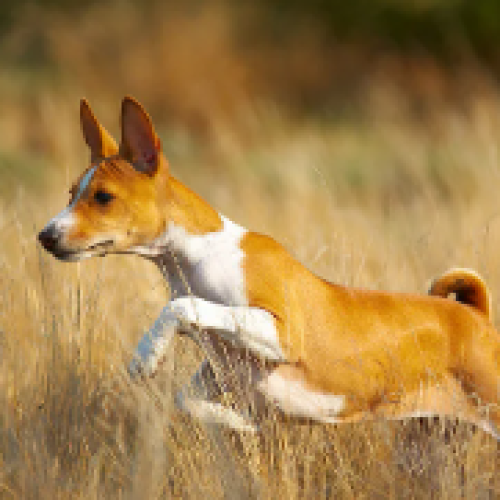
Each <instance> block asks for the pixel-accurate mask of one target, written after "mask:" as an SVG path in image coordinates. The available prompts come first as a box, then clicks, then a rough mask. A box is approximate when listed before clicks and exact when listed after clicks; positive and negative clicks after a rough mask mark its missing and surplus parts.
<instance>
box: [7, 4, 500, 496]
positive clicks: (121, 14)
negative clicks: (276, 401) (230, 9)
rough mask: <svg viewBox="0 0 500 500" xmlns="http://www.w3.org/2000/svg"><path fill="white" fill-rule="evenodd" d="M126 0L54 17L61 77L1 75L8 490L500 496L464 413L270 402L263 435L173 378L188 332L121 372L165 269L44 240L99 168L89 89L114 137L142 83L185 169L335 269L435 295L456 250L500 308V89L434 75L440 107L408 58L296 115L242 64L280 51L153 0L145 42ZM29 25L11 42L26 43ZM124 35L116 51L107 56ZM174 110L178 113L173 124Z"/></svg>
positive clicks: (374, 283)
mask: <svg viewBox="0 0 500 500" xmlns="http://www.w3.org/2000/svg"><path fill="white" fill-rule="evenodd" d="M110 9H111V10H106V8H104V7H103V8H100V7H96V9H95V10H92V11H90V12H89V13H87V14H86V15H85V16H84V17H82V18H79V19H78V20H77V21H78V22H76V21H75V22H74V23H73V22H71V21H70V22H68V21H67V20H60V19H56V18H53V17H51V18H48V19H46V20H45V22H40V23H37V26H42V27H44V26H45V27H46V28H43V29H42V28H40V29H42V33H41V34H40V36H41V39H42V40H45V41H46V43H47V45H46V47H48V48H47V50H48V53H49V54H50V63H51V64H52V65H53V66H52V67H53V71H54V73H55V75H56V76H54V74H52V76H50V75H47V74H46V73H45V72H44V71H45V70H44V71H32V70H30V71H26V70H25V69H23V68H20V67H19V66H13V67H9V71H8V72H4V73H3V74H2V75H0V90H1V92H0V105H1V108H2V113H1V115H0V160H1V161H0V194H1V196H2V198H1V200H2V201H1V202H0V233H1V234H2V240H1V241H2V251H1V253H0V404H1V405H2V408H3V412H2V413H1V414H0V491H1V492H2V493H1V494H0V496H2V497H4V496H5V497H6V498H11V497H13V498H85V499H92V498H157V497H161V498H172V497H175V498H269V499H275V498H286V499H288V498H387V497H390V498H403V497H404V498H429V497H432V498H450V499H455V498H461V497H465V498H480V499H483V498H484V499H489V498H495V497H497V496H498V495H499V493H500V484H499V478H498V477H499V474H498V467H499V458H498V445H497V443H495V442H494V441H493V440H492V439H491V438H490V437H489V436H486V435H484V434H483V433H482V432H476V431H475V430H474V429H472V428H471V427H470V426H467V425H464V424H457V423H456V422H452V421H444V420H441V421H430V422H419V421H408V422H403V423H394V422H384V421H380V422H375V423H373V422H372V423H368V422H367V423H362V424H358V425H345V426H323V425H316V424H307V423H300V422H295V421H291V420H290V421H289V420H285V419H283V417H281V416H279V415H276V414H274V413H272V412H270V414H269V416H268V418H267V420H266V421H265V423H264V425H263V431H262V435H261V436H260V437H249V436H245V435H238V434H236V433H233V432H230V431H227V430H224V429H215V430H214V429H207V428H204V427H203V426H201V425H199V424H198V423H196V422H193V421H191V420H189V419H187V418H183V417H182V416H180V415H179V414H177V413H176V412H175V411H174V410H173V408H172V405H171V395H172V393H173V391H174V390H175V388H176V387H177V386H178V385H179V384H181V383H182V382H183V381H184V380H186V379H187V378H188V377H189V375H190V374H191V373H192V371H193V370H194V369H195V367H196V362H197V360H199V359H200V353H199V352H198V351H197V350H196V349H195V348H194V347H193V346H192V345H191V344H190V343H189V342H188V341H185V340H176V344H175V348H174V351H175V352H174V353H173V355H172V359H171V362H170V363H167V366H169V367H170V368H171V367H173V370H171V369H169V368H166V369H165V370H164V371H163V372H162V373H161V374H160V375H159V376H158V377H157V378H156V379H155V380H154V381H152V382H151V383H148V384H146V385H141V386H133V385H130V383H129V381H128V379H127V377H126V375H125V373H124V367H125V366H126V365H127V363H128V360H129V359H130V355H131V352H132V350H133V349H134V347H135V344H136V343H137V341H138V339H139V337H140V336H141V335H142V333H143V332H144V331H145V330H146V329H147V328H148V326H149V325H150V324H151V323H152V321H153V320H154V318H155V316H156V315H157V314H158V313H159V311H160V309H161V307H162V306H163V305H164V304H165V302H166V300H167V292H168V290H167V288H166V285H165V284H164V283H163V282H162V280H161V277H160V276H159V273H158V272H157V271H156V269H154V268H153V267H152V266H151V265H150V264H148V263H147V262H143V261H141V260H140V259H139V258H138V257H131V256H129V257H121V256H120V257H107V258H105V259H98V260H95V261H86V262H82V263H81V264H63V263H59V262H56V261H54V259H52V258H51V257H50V256H48V255H46V254H45V253H43V252H41V251H40V248H39V247H38V245H37V243H36V240H35V235H36V232H37V230H39V229H40V228H41V227H42V226H43V225H44V223H45V222H46V221H47V220H48V218H49V217H51V216H52V215H53V214H55V213H56V212H57V211H58V210H59V209H60V208H61V207H62V206H63V205H64V204H65V203H66V201H67V188H68V187H69V185H70V181H71V180H72V179H73V178H74V177H75V176H76V175H77V174H78V173H79V172H80V171H81V169H82V168H84V166H85V161H86V160H85V159H86V158H87V152H86V151H85V149H84V147H83V141H82V140H81V137H80V132H79V130H78V123H77V116H78V108H77V103H78V99H79V97H80V96H81V95H82V94H86V95H87V96H88V97H90V98H91V100H92V97H94V99H93V102H95V105H96V112H97V114H98V116H100V117H102V118H103V120H104V122H105V124H106V125H107V126H108V128H109V130H110V131H111V132H115V133H116V132H117V122H118V118H117V109H118V102H119V101H118V98H119V97H121V95H122V94H123V93H125V92H133V93H135V94H136V95H137V97H138V98H139V99H141V100H143V101H145V102H146V103H148V104H149V107H150V109H151V111H152V114H153V117H154V118H156V119H157V120H156V121H157V122H158V123H159V124H160V131H161V133H162V136H163V138H164V145H165V149H166V151H167V154H168V156H169V158H170V159H171V163H172V165H173V170H174V173H175V174H176V175H177V176H178V177H180V178H181V179H182V180H183V181H185V182H186V183H187V184H189V185H190V186H191V187H192V188H193V189H195V190H196V191H197V192H199V193H200V194H201V195H202V196H204V197H205V198H206V199H207V200H208V201H209V202H210V203H211V204H212V205H214V206H216V207H217V208H218V209H219V210H220V211H221V212H222V213H224V214H226V215H227V216H229V217H230V218H232V219H233V220H235V221H238V222H239V223H241V224H243V225H245V226H247V227H249V228H252V229H255V230H259V231H262V232H265V233H268V234H271V235H273V236H275V237H276V238H277V239H278V240H280V241H281V242H283V243H284V244H285V245H286V246H287V247H288V248H289V249H291V250H293V252H294V253H295V254H296V256H297V257H298V258H299V259H300V260H301V261H302V262H304V263H305V264H306V265H308V266H309V267H310V268H312V269H314V270H315V271H316V272H318V273H319V274H321V275H322V276H325V277H327V278H329V279H331V280H333V281H336V282H338V283H343V284H348V285H355V286H364V287H369V288H379V289H389V290H395V291H398V290H399V291H422V292H424V291H425V289H426V285H427V282H428V280H429V279H430V278H432V277H433V276H435V275H436V274H438V273H440V272H441V271H443V270H445V269H446V268H448V267H449V266H452V265H460V266H469V267H473V268H475V269H477V270H478V271H479V272H480V273H481V274H482V275H483V276H485V278H486V280H487V282H488V283H489V284H490V286H491V289H492V292H493V297H494V305H495V308H496V312H497V314H496V317H499V316H500V315H499V314H498V312H499V311H498V306H497V304H498V300H497V298H498V297H499V296H500V257H499V256H498V249H499V248H500V220H499V217H498V215H499V213H500V212H499V211H500V202H499V200H498V195H497V193H498V186H499V185H500V182H499V180H500V175H499V170H498V147H499V144H500V140H499V137H500V136H499V134H498V132H497V131H498V130H499V129H500V99H499V97H498V96H497V95H496V91H495V87H494V86H493V85H492V84H490V83H489V82H488V79H487V78H484V77H483V76H481V77H478V76H474V77H470V79H469V80H467V79H466V81H467V82H469V84H470V86H469V87H467V86H466V85H465V83H464V81H462V85H465V87H466V88H468V89H473V90H474V91H473V92H470V93H469V94H467V96H466V97H464V99H463V100H462V102H461V104H460V106H459V107H458V106H456V103H455V104H454V103H453V102H450V101H449V100H447V99H445V98H444V94H446V92H444V91H442V89H441V88H440V87H439V85H437V87H436V82H435V79H434V77H433V75H434V73H433V72H432V71H431V72H430V73H429V72H427V73H426V74H427V75H429V74H430V75H431V76H430V77H429V78H428V79H427V80H425V78H424V80H425V81H424V83H423V84H422V85H421V87H422V88H426V89H429V88H430V89H431V90H428V91H426V93H424V95H423V97H422V95H421V96H420V98H419V99H421V101H422V102H424V103H425V104H426V106H427V107H428V109H430V110H431V111H430V112H426V113H425V120H423V119H422V117H419V118H418V117H417V118H416V117H415V113H414V110H412V105H413V104H414V101H412V100H411V99H410V98H409V96H408V94H407V93H406V92H405V90H404V85H401V84H398V78H400V77H401V75H400V74H399V73H398V68H396V69H394V68H393V69H394V71H393V72H392V73H391V74H392V75H395V78H394V79H391V78H388V77H387V76H386V73H384V72H383V71H381V73H380V75H378V76H377V74H375V75H373V79H372V80H371V81H372V84H371V85H367V86H366V87H365V88H364V90H362V91H361V97H360V98H359V100H358V101H356V102H357V107H358V109H360V110H362V111H361V112H360V113H359V114H355V115H351V114H349V113H348V114H347V115H345V114H342V115H341V116H340V115H339V116H334V117H333V118H332V119H330V120H323V121H319V120H312V119H311V120H305V119H303V120H298V119H290V118H289V117H288V116H287V114H285V113H284V112H283V111H281V110H279V109H277V108H275V107H273V106H271V105H269V104H263V103H262V101H260V100H259V99H256V98H255V96H256V95H257V91H256V90H255V89H259V88H260V84H259V82H257V83H256V82H255V81H254V80H253V79H249V78H247V77H246V76H244V75H248V72H251V70H254V71H255V70H256V68H261V69H262V68H264V67H267V65H269V64H270V62H269V61H273V60H276V58H278V59H279V57H278V55H276V54H274V55H273V54H271V55H270V56H269V55H268V56H266V57H268V59H266V61H268V62H267V63H265V62H263V59H262V58H261V57H259V58H257V59H258V60H257V61H256V60H255V58H253V57H250V58H249V59H246V60H244V61H243V62H242V60H241V57H240V56H241V53H240V52H237V51H236V48H235V47H236V46H235V45H234V43H233V41H232V35H231V34H230V33H231V32H230V29H229V28H230V26H231V25H230V24H228V21H227V19H226V18H225V17H224V16H222V15H221V14H220V11H217V10H213V11H212V10H211V11H206V12H205V11H204V13H203V15H199V16H194V17H193V16H191V17H190V16H187V15H186V14H185V13H184V14H183V13H182V12H181V13H177V14H176V16H177V17H175V16H174V14H171V15H170V16H163V17H162V16H160V15H159V14H158V12H155V13H154V14H155V16H153V17H155V19H156V23H157V24H158V25H154V26H153V27H151V29H150V30H149V31H148V36H147V38H144V37H139V36H138V33H144V30H143V29H142V31H141V24H138V23H137V22H136V21H134V19H135V17H134V16H135V13H134V12H133V13H132V14H133V15H130V12H128V11H127V10H126V9H125V8H124V7H123V8H120V9H118V10H117V9H115V10H113V8H110ZM162 12H163V11H162ZM40 15H41V14H40V13H37V16H40ZM111 17H115V18H116V20H117V21H116V23H115V24H113V25H109V24H107V23H104V24H103V23H102V22H99V21H100V20H102V19H106V20H109V18H111ZM37 19H39V17H37ZM148 19H151V18H148ZM182 20H183V21H182ZM181 21H182V22H181ZM26 26H28V27H29V26H31V27H33V24H30V23H29V20H28V22H27V24H26V25H25V27H24V28H23V26H21V27H20V28H19V30H17V31H15V32H14V34H13V35H12V36H11V38H10V39H9V40H8V43H7V45H6V46H5V47H6V48H5V47H4V52H6V53H9V54H16V50H17V48H18V47H21V46H23V44H24V43H25V42H26V39H29V36H28V35H29V33H31V31H29V29H28V28H26ZM23 29H24V31H23ZM27 33H28V34H27ZM186 33H190V34H192V36H189V37H187V35H186ZM195 35H196V36H195ZM112 42H114V43H115V46H114V47H115V48H114V49H113V46H111V48H110V49H109V50H110V51H111V52H110V53H111V55H114V56H115V57H110V56H109V54H110V53H104V52H103V53H101V52H99V50H98V49H99V47H100V46H106V47H109V46H110V45H109V44H111V43H112ZM186 44H188V45H186ZM310 44H312V45H308V44H305V45H300V44H298V43H297V47H299V46H300V47H302V49H301V50H304V51H305V52H306V54H305V55H302V56H301V55H300V52H297V51H296V52H295V54H296V55H295V56H294V57H295V61H296V68H297V70H296V71H297V73H301V72H302V73H304V72H305V73H307V74H308V75H311V74H312V75H313V76H311V80H309V83H308V85H309V84H310V83H311V81H313V80H315V79H316V80H321V79H322V78H323V77H324V76H325V75H324V74H323V73H322V72H318V73H317V74H316V76H314V75H315V73H314V71H313V70H312V69H309V70H307V71H305V69H304V68H306V67H307V65H306V61H309V59H307V58H308V57H309V56H310V55H311V54H312V53H314V54H317V51H315V50H313V49H312V48H311V49H310V52H309V49H307V47H312V46H313V45H314V44H313V42H310ZM304 47H305V48H304ZM202 49H203V50H202ZM193 54H196V57H194V56H193ZM211 54H212V55H213V57H214V58H215V59H216V61H215V62H214V64H213V65H212V64H209V65H207V64H206V60H207V59H209V58H210V57H212V56H211ZM297 54H298V55H297ZM262 57H264V56H262ZM321 57H322V56H321ZM318 58H319V59H317V60H316V62H318V61H321V60H323V59H321V58H320V56H318ZM264 59H265V58H264ZM159 60H161V61H167V62H164V63H163V64H162V66H161V68H166V69H163V70H160V68H159V66H158V61H159ZM200 61H201V62H200ZM307 64H313V63H312V62H311V61H309V62H308V63H307ZM252 65H253V66H252ZM424 66H425V65H424ZM54 68H55V69H54ZM130 68H134V69H135V70H137V69H140V70H141V71H140V74H141V75H142V76H141V78H139V77H138V72H137V71H131V69H130ZM150 68H154V69H155V71H154V72H151V71H150ZM162 71H163V73H162ZM200 72H206V73H207V74H206V75H205V74H201V73H200ZM398 74H399V76H398ZM221 75H224V79H223V80H224V82H221V80H220V77H221ZM411 75H412V77H413V76H415V73H412V74H411ZM146 76H147V78H146ZM417 76H418V75H417ZM434 76H435V75H434ZM261 78H264V77H261ZM417 79H418V78H417ZM195 81H196V82H198V84H199V85H198V86H194V84H193V82H195ZM478 81H480V82H481V85H480V86H479V87H476V86H475V85H476V84H477V82H478ZM238 82H240V83H241V82H246V83H245V84H244V85H243V84H242V83H241V84H240V83H238ZM471 82H472V83H471ZM188 83H189V84H191V85H193V86H192V87H190V86H189V85H188ZM227 85H230V89H229V90H228V87H227ZM311 85H312V84H311ZM436 88H438V90H436ZM89 89H90V90H89ZM200 89H201V90H202V91H203V93H202V94H199V93H198V94H197V92H200ZM234 89H239V90H242V91H243V93H242V94H241V95H240V94H238V95H237V96H236V94H235V93H234V92H233V90H234ZM221 96H224V98H219V97H221ZM235 96H236V97H235ZM429 96H430V97H429ZM225 99H227V100H225ZM417 101H418V100H417ZM163 102H166V103H168V104H166V105H164V104H161V103H163ZM172 103H174V104H175V106H178V107H175V106H174V105H173V104H172ZM165 106H166V107H165ZM235 108H237V109H238V112H236V113H234V109H235ZM167 109H168V111H171V113H172V115H173V116H175V117H177V118H179V119H180V122H179V123H180V125H178V126H175V127H174V126H173V125H172V122H169V121H166V120H164V118H165V113H166V110H167ZM193 109H195V112H194V115H193V112H192V110H193ZM228 110H230V111H231V113H229V112H228ZM230 115H231V116H230ZM193 116H195V118H194V119H193V118H192V117H193ZM207 116H208V117H210V119H209V120H207V119H206V117H207ZM200 117H202V118H200ZM193 120H194V121H193ZM200 120H201V123H202V127H201V128H202V130H201V134H200V128H199V127H198V125H199V123H200ZM193 123H194V126H193ZM207 131H208V132H209V133H208V136H207V134H206V132H207ZM200 135H201V137H202V139H200ZM207 137H208V138H209V140H208V141H207ZM171 372H172V373H173V375H172V376H170V374H171Z"/></svg>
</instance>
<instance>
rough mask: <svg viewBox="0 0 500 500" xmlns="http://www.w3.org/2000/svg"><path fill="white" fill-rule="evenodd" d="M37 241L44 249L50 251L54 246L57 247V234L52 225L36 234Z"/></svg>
mask: <svg viewBox="0 0 500 500" xmlns="http://www.w3.org/2000/svg"><path fill="white" fill-rule="evenodd" d="M38 241H39V242H40V243H41V244H42V246H43V248H45V250H48V251H49V252H52V251H53V250H54V249H55V248H57V244H58V242H59V234H58V233H57V231H56V229H55V227H54V226H52V225H51V226H47V227H46V228H45V229H44V230H43V231H41V232H40V234H39V235H38Z"/></svg>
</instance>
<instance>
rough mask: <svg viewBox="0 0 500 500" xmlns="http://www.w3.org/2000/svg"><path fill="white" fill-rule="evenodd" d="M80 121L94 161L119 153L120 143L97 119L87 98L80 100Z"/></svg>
mask: <svg viewBox="0 0 500 500" xmlns="http://www.w3.org/2000/svg"><path fill="white" fill-rule="evenodd" d="M80 123H81V125H82V132H83V137H84V138H85V142H86V143H87V146H88V147H89V148H90V158H91V161H92V162H95V161H97V160H99V159H102V158H107V157H108V156H113V155H116V154H117V153H118V145H117V144H116V142H115V140H114V139H113V138H112V137H111V136H110V135H109V133H108V131H107V130H106V129H105V128H104V127H103V126H102V125H101V124H100V123H99V122H98V121H97V119H96V117H95V116H94V113H92V110H91V109H90V105H89V103H88V101H87V100H86V99H82V100H81V101H80Z"/></svg>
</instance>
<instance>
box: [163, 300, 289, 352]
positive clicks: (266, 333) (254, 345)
mask: <svg viewBox="0 0 500 500" xmlns="http://www.w3.org/2000/svg"><path fill="white" fill-rule="evenodd" d="M167 307H168V306H167ZM170 307H171V309H172V311H174V312H175V313H176V316H177V317H178V318H179V319H180V321H181V322H184V323H190V324H194V325H197V326H199V327H201V328H202V329H203V328H205V329H214V330H217V331H218V333H219V334H220V335H221V336H222V337H224V338H226V339H227V340H229V341H232V342H234V343H235V344H236V345H239V346H241V347H243V348H246V349H250V350H251V351H253V352H254V353H256V354H258V355H260V356H262V357H263V358H266V359H269V360H274V361H285V356H284V354H283V351H282V349H281V346H280V345H279V339H278V332H277V331H276V326H275V323H274V318H273V316H272V315H271V314H270V313H269V312H267V311H264V310H263V309H259V308H256V307H229V306H223V305H220V304H213V303H212V302H208V301H206V300H203V299H200V298H197V297H182V298H180V299H176V300H174V301H172V302H171V305H170Z"/></svg>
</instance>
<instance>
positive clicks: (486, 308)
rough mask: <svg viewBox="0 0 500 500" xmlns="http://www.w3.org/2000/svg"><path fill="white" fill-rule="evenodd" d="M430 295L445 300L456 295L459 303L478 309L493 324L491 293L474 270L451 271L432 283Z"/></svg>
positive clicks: (455, 269)
mask: <svg viewBox="0 0 500 500" xmlns="http://www.w3.org/2000/svg"><path fill="white" fill-rule="evenodd" d="M428 293H429V295H433V296H436V297H444V298H447V297H448V296H449V295H450V294H452V293H454V294H455V300H456V301H457V302H461V303H462V304H467V305H468V306H471V307H474V308H476V309H477V310H479V311H481V312H482V313H483V314H484V315H486V317H487V318H488V319H489V320H490V321H491V322H493V311H492V306H491V294H490V291H489V290H488V287H487V286H486V283H485V282H484V280H483V278H481V276H479V274H477V273H476V272H475V271H473V270H472V269H466V268H459V267H454V268H451V269H449V270H448V271H446V272H445V273H443V274H442V275H441V276H439V277H438V278H436V279H435V280H434V281H433V282H432V283H431V285H430V287H429V291H428Z"/></svg>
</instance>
